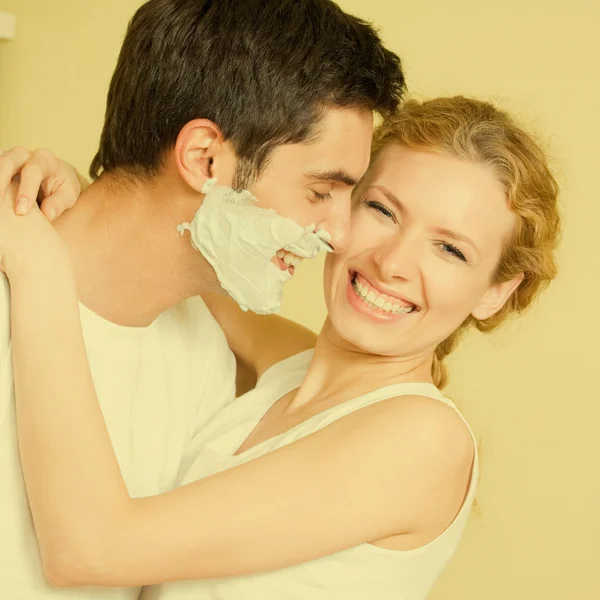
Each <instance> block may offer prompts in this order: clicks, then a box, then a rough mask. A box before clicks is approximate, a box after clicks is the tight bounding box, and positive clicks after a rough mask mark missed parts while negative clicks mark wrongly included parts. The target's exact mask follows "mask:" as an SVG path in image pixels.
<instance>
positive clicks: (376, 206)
mask: <svg viewBox="0 0 600 600" xmlns="http://www.w3.org/2000/svg"><path fill="white" fill-rule="evenodd" d="M362 202H363V203H364V204H365V206H367V207H368V208H370V209H371V210H375V211H377V212H378V213H379V214H381V215H383V216H384V217H387V218H388V219H391V220H392V221H394V223H395V222H396V216H395V215H394V213H393V212H392V211H391V210H390V209H389V208H387V206H384V205H383V204H381V203H379V202H375V201H374V200H367V199H366V198H363V199H362Z"/></svg>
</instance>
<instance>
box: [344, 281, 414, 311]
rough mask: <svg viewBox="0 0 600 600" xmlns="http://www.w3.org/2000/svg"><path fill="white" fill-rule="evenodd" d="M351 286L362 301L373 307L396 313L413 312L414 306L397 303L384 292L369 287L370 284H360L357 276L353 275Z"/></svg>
mask: <svg viewBox="0 0 600 600" xmlns="http://www.w3.org/2000/svg"><path fill="white" fill-rule="evenodd" d="M352 287H353V288H354V290H355V291H356V293H357V295H358V296H359V297H361V298H362V299H363V301H364V302H366V303H367V304H369V305H370V306H372V307H373V308H378V309H379V310H381V311H383V312H389V313H392V314H396V315H397V314H404V313H407V314H408V313H411V312H413V310H414V308H415V307H414V306H401V305H400V304H397V303H396V301H395V299H394V298H391V297H390V296H387V295H385V294H379V293H378V292H375V291H374V290H373V289H371V288H370V286H369V287H367V286H366V285H364V284H362V283H361V282H360V281H359V280H358V277H355V278H354V280H353V281H352Z"/></svg>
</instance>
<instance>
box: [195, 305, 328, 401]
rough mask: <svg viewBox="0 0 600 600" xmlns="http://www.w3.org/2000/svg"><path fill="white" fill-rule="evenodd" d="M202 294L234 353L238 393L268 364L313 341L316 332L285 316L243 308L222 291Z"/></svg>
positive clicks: (269, 365) (306, 348)
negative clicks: (244, 309)
mask: <svg viewBox="0 0 600 600" xmlns="http://www.w3.org/2000/svg"><path fill="white" fill-rule="evenodd" d="M202 298H203V299H204V302H206V305H207V306H208V308H209V310H210V311H211V313H212V314H213V316H214V317H215V319H216V320H217V322H218V323H219V325H220V326H221V329H223V332H224V333H225V337H226V338H227V343H228V344H229V347H230V348H231V350H232V351H233V353H234V354H235V357H236V360H237V366H238V371H237V389H238V396H239V395H240V393H243V392H246V391H248V390H250V389H252V388H253V387H254V386H255V385H256V381H257V379H258V378H259V377H260V376H261V375H262V374H263V373H264V372H265V371H266V370H267V369H268V368H269V367H271V366H272V365H274V364H275V363H277V362H279V361H281V360H284V359H285V358H288V357H289V356H293V355H294V354H298V353H299V352H303V351H304V350H308V349H310V348H313V347H314V345H315V343H316V340H317V336H316V334H315V333H313V332H312V331H310V330H309V329H306V327H302V325H298V323H294V322H293V321H290V320H289V319H285V318H284V317H280V316H278V315H257V314H255V313H253V312H250V311H248V312H244V311H243V310H242V309H241V308H240V307H239V306H238V305H237V304H236V303H235V301H234V300H232V299H231V298H228V297H227V296H224V295H222V294H216V293H206V294H203V295H202Z"/></svg>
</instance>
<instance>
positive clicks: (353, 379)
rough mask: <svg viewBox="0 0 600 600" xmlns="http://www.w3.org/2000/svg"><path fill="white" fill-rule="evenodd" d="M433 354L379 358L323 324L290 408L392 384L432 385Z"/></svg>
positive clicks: (353, 394)
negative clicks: (353, 344) (420, 383)
mask: <svg viewBox="0 0 600 600" xmlns="http://www.w3.org/2000/svg"><path fill="white" fill-rule="evenodd" d="M432 362H433V351H430V352H425V353H423V354H420V355H416V356H409V357H401V356H379V355H375V354H369V353H367V352H365V351H362V350H360V349H359V348H356V347H352V346H351V345H350V344H348V343H347V342H345V341H344V340H342V339H341V338H340V337H339V336H338V335H337V333H336V332H335V330H334V329H333V326H332V325H331V322H330V321H329V320H327V321H326V323H325V325H324V327H323V330H322V331H321V333H320V335H319V338H318V340H317V344H316V346H315V353H314V357H313V360H312V362H311V365H310V367H309V370H308V373H307V375H306V377H305V379H304V382H303V384H302V387H301V388H300V389H299V390H298V392H297V393H296V395H295V397H294V399H293V401H292V403H291V405H290V409H291V410H293V409H295V408H299V407H300V406H302V405H305V404H307V403H308V402H310V401H311V400H313V399H315V398H320V399H322V398H329V397H334V396H338V395H340V396H343V397H355V396H358V395H360V394H364V393H366V392H369V391H371V390H374V389H378V388H380V387H383V386H386V385H392V384H395V383H418V382H425V383H432V382H433V380H432V378H431V366H432Z"/></svg>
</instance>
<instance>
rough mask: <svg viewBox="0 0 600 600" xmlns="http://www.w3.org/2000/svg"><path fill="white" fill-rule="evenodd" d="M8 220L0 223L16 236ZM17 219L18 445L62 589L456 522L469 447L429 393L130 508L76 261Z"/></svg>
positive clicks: (47, 559) (236, 567)
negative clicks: (94, 371)
mask: <svg viewBox="0 0 600 600" xmlns="http://www.w3.org/2000/svg"><path fill="white" fill-rule="evenodd" d="M10 212H11V214H12V207H11V211H10ZM3 213H4V214H2V215H0V217H1V218H0V223H1V222H2V221H4V223H5V224H6V225H7V227H8V230H10V228H11V226H13V231H15V227H14V225H15V223H14V222H13V223H10V222H8V221H9V219H5V217H6V216H7V214H6V211H3ZM12 217H13V220H14V221H19V227H20V229H19V231H17V232H16V233H17V235H16V237H13V238H12V241H11V240H8V242H9V243H12V244H13V248H16V247H17V243H16V241H15V240H16V239H17V238H18V239H21V240H24V241H25V242H28V243H30V245H31V246H32V247H33V251H32V252H23V251H21V252H16V251H14V250H13V251H12V253H10V258H11V260H6V261H5V263H4V265H5V268H6V270H7V275H8V276H9V279H10V283H11V292H12V326H13V329H12V335H13V358H14V364H15V389H16V395H17V410H18V433H19V444H20V449H21V457H22V468H23V473H24V477H25V483H26V486H27V491H28V496H29V500H30V504H31V511H32V514H33V518H34V523H35V527H36V531H37V535H38V539H39V543H40V548H41V553H42V558H43V562H44V568H45V570H46V574H47V576H48V578H49V579H50V580H51V581H53V582H54V583H55V584H58V585H100V586H103V585H106V586H129V585H143V584H151V583H158V582H164V581H170V580H178V579H198V578H209V577H225V576H234V575H243V574H247V573H254V572H259V571H267V570H272V569H277V568H280V567H285V566H288V565H292V564H297V563H301V562H304V561H308V560H311V559H314V558H317V557H319V556H323V555H327V554H330V553H333V552H336V551H338V550H342V549H344V548H348V547H351V546H354V545H357V544H360V543H363V542H369V541H374V540H378V539H381V538H383V537H387V536H389V535H393V534H401V533H404V534H406V535H407V536H411V535H415V533H417V534H418V533H421V534H422V530H423V528H424V527H431V524H432V522H434V525H435V526H436V527H437V526H438V525H439V527H438V529H439V530H440V531H441V530H442V529H443V528H444V527H445V526H446V525H447V523H448V522H449V521H450V520H451V519H452V517H453V516H454V514H456V511H457V510H458V506H459V505H460V503H461V502H462V498H463V497H464V492H465V486H466V480H467V479H468V472H469V468H470V461H471V457H472V452H473V449H472V443H471V441H470V438H469V437H468V434H467V433H466V430H465V428H464V425H463V424H462V421H460V419H459V417H457V416H456V415H455V414H454V412H453V411H451V409H449V408H447V407H445V406H444V405H441V404H440V403H439V402H437V401H435V400H427V399H423V398H403V399H398V400H391V401H386V402H382V403H379V404H377V405H375V406H372V407H369V408H366V409H363V410H361V411H359V412H357V413H353V414H351V415H349V416H348V417H345V418H343V419H340V420H339V421H337V422H336V423H334V424H332V425H330V426H328V427H326V428H324V429H323V430H321V431H319V432H317V433H314V434H312V435H310V436H307V437H306V438H303V439H301V440H299V441H297V442H295V443H293V444H290V445H289V446H286V447H283V448H281V449H279V450H277V451H274V452H272V453H270V454H267V455H265V456H263V457H261V458H258V459H256V460H253V461H250V462H248V463H245V464H242V465H240V466H238V467H236V468H233V469H230V470H228V471H225V472H222V473H218V474H215V475H213V476H211V477H208V478H206V479H203V480H201V481H198V482H194V483H191V484H189V485H186V486H184V487H182V488H180V489H177V490H174V491H172V492H169V493H166V494H162V495H160V496H155V497H149V498H143V499H132V498H130V497H129V495H128V493H127V489H126V487H125V484H124V482H123V478H122V476H121V474H120V472H119V467H118V464H117V461H116V458H115V455H114V452H113V449H112V447H111V444H110V439H109V436H108V433H107V430H106V427H105V425H104V421H103V417H102V413H101V411H100V408H99V405H98V402H97V398H96V393H95V390H94V386H93V382H92V378H91V374H90V371H89V366H88V363H87V359H86V354H85V347H84V343H83V339H82V333H81V326H80V321H79V311H78V303H77V296H76V290H75V282H74V277H73V273H72V271H71V267H70V265H69V261H68V258H67V256H66V251H65V250H64V248H63V249H61V248H60V247H58V246H55V245H54V244H55V241H54V239H53V238H52V236H50V238H48V237H46V236H47V235H49V234H48V232H47V231H46V230H44V229H43V227H42V224H45V226H46V227H48V228H49V226H48V224H47V223H45V219H43V218H41V215H40V214H39V211H37V209H34V211H33V212H32V214H30V215H28V216H27V217H22V218H20V217H14V215H12ZM36 219H37V220H36ZM28 225H31V227H32V229H31V230H29V231H27V232H25V230H24V229H23V228H25V227H26V226H28ZM50 230H51V228H50ZM5 231H6V229H4V228H2V230H0V232H5ZM26 234H27V235H26ZM0 239H2V235H0ZM4 243H5V242H4V240H3V241H2V245H4ZM44 244H46V246H45V251H44V252H42V256H43V257H44V258H43V261H42V260H40V251H41V247H42V246H44ZM2 250H4V248H2ZM21 250H23V248H21ZM7 258H8V255H7ZM17 258H18V260H17ZM440 515H441V517H440ZM438 521H439V523H438Z"/></svg>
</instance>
